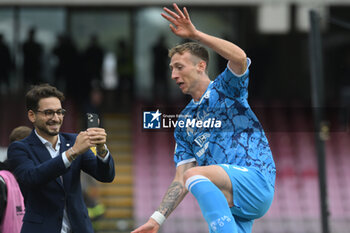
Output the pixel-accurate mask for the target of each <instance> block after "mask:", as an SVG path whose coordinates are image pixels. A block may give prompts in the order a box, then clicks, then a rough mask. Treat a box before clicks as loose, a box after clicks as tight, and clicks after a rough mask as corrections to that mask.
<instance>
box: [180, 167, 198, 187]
mask: <svg viewBox="0 0 350 233" xmlns="http://www.w3.org/2000/svg"><path fill="white" fill-rule="evenodd" d="M196 175H202V174H200V173H199V169H197V168H196V167H193V168H190V169H188V170H187V171H186V172H185V173H184V179H183V181H184V183H185V184H186V181H187V180H188V178H190V177H192V176H196Z"/></svg>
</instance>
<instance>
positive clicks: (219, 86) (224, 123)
mask: <svg viewBox="0 0 350 233" xmlns="http://www.w3.org/2000/svg"><path fill="white" fill-rule="evenodd" d="M249 65H250V59H248V67H249ZM248 75H249V70H248V68H247V70H246V72H245V73H244V74H242V75H235V74H234V73H233V72H232V71H231V70H230V69H229V68H226V69H225V71H224V72H222V73H221V74H220V75H219V76H218V77H217V78H216V79H215V80H214V81H213V82H211V83H210V85H209V86H208V88H207V90H206V92H205V93H204V94H203V96H202V98H201V99H200V100H199V101H198V102H195V101H194V100H193V99H192V101H191V102H190V103H189V104H188V105H187V106H186V108H185V109H184V110H183V111H182V112H181V114H180V117H179V119H178V120H179V121H183V122H184V124H183V125H177V127H176V129H175V133H174V137H175V140H176V148H175V155H174V161H175V163H176V166H179V165H181V164H185V163H188V162H192V161H197V163H198V165H199V166H206V165H214V164H230V165H236V166H242V167H254V168H255V169H257V170H258V171H260V172H261V173H262V174H263V175H265V177H266V179H267V180H268V182H269V183H270V184H271V185H273V186H274V183H275V176H276V168H275V163H274V161H273V157H272V153H271V150H270V147H269V144H268V141H267V138H266V136H265V133H264V131H263V128H262V126H261V124H260V122H259V121H258V119H257V117H256V116H255V114H254V113H253V111H252V110H251V108H250V106H249V104H248V101H247V98H248V82H249V77H248Z"/></svg>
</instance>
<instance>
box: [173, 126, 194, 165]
mask: <svg viewBox="0 0 350 233" xmlns="http://www.w3.org/2000/svg"><path fill="white" fill-rule="evenodd" d="M185 136H186V132H185V131H183V130H179V129H176V130H175V133H174V138H175V142H176V145H175V151H174V162H175V165H176V167H178V166H180V165H182V164H186V163H190V162H194V161H196V158H195V156H194V155H193V153H192V149H191V145H190V144H189V143H188V142H187V141H186V140H185V138H184V137H185Z"/></svg>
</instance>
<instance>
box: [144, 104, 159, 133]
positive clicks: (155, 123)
mask: <svg viewBox="0 0 350 233" xmlns="http://www.w3.org/2000/svg"><path fill="white" fill-rule="evenodd" d="M161 115H162V113H160V112H159V109H157V111H149V112H146V111H145V112H143V128H144V129H160V128H161V120H160V116H161Z"/></svg>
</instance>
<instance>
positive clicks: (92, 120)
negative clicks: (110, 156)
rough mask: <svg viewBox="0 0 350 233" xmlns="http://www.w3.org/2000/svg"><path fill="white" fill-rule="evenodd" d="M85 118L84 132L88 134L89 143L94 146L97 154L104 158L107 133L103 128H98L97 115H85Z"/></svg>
mask: <svg viewBox="0 0 350 233" xmlns="http://www.w3.org/2000/svg"><path fill="white" fill-rule="evenodd" d="M86 118H87V119H86V120H87V127H88V129H87V130H86V131H87V132H88V135H89V139H90V143H91V144H92V145H93V146H96V152H97V154H98V155H99V156H101V157H102V158H104V157H105V156H106V154H107V149H106V147H105V144H106V140H107V133H106V131H105V130H104V129H103V128H99V124H100V120H99V118H98V115H97V114H95V113H87V114H86Z"/></svg>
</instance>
